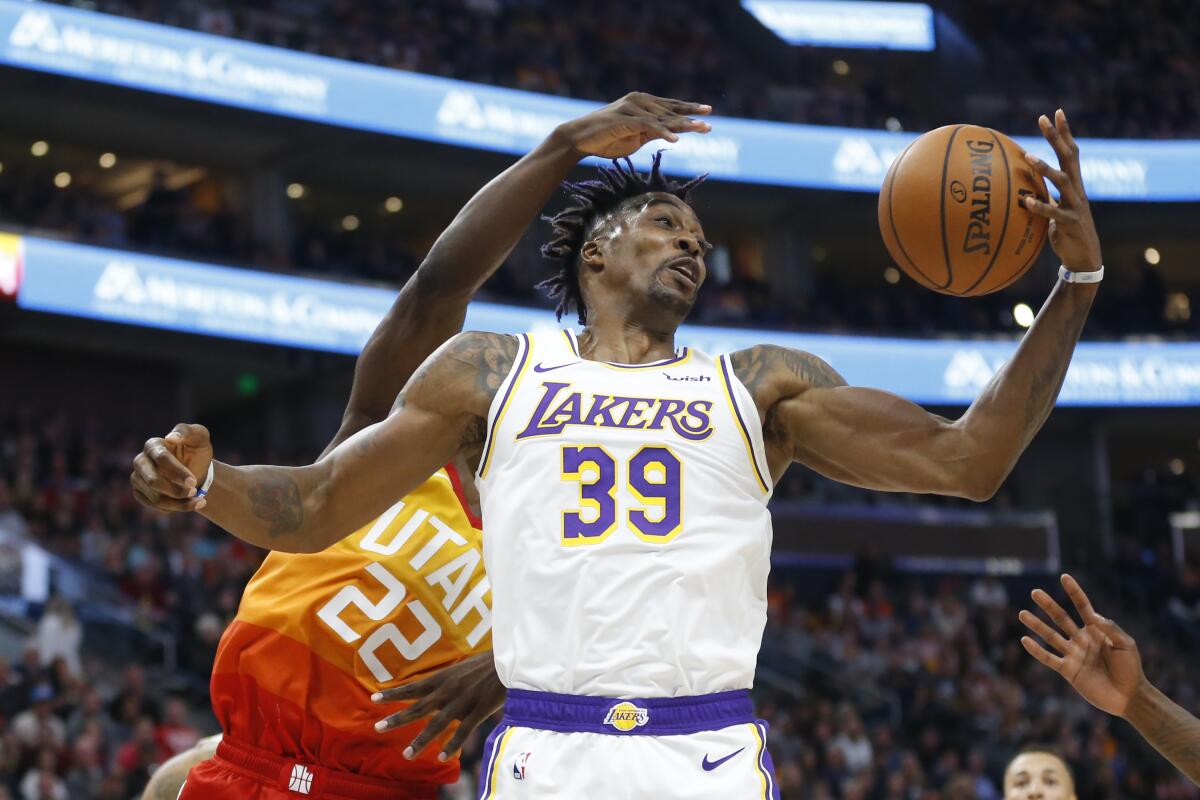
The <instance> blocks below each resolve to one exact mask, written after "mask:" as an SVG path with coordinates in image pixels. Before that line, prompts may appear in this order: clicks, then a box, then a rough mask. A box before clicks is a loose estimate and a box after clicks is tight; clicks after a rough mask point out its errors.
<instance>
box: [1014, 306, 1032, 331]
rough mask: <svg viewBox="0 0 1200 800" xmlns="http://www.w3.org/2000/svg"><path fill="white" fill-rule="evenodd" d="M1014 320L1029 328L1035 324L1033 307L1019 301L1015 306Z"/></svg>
mask: <svg viewBox="0 0 1200 800" xmlns="http://www.w3.org/2000/svg"><path fill="white" fill-rule="evenodd" d="M1013 322H1015V323H1017V324H1018V325H1020V326H1021V327H1022V328H1028V327H1029V326H1030V325H1032V324H1033V309H1032V308H1030V307H1029V305H1028V304H1027V303H1017V304H1016V305H1015V306H1013Z"/></svg>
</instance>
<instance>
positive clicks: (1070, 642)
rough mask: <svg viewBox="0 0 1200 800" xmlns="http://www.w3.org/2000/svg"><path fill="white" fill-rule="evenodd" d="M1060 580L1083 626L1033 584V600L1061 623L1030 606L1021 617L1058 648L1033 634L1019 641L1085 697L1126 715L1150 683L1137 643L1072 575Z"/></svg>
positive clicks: (1097, 704) (1116, 712)
mask: <svg viewBox="0 0 1200 800" xmlns="http://www.w3.org/2000/svg"><path fill="white" fill-rule="evenodd" d="M1062 585H1063V589H1065V590H1066V592H1067V596H1068V597H1070V598H1071V602H1072V603H1073V604H1074V606H1075V610H1076V611H1078V612H1079V616H1080V619H1082V620H1083V627H1080V626H1078V625H1076V624H1075V620H1074V619H1072V617H1071V615H1070V614H1068V613H1067V612H1066V611H1065V610H1064V609H1063V607H1062V606H1060V605H1059V604H1058V603H1056V602H1054V599H1053V598H1052V597H1050V595H1048V594H1046V593H1045V592H1043V591H1042V590H1041V589H1035V590H1034V591H1033V593H1032V595H1031V596H1032V597H1033V602H1035V603H1037V604H1038V607H1039V608H1041V609H1042V611H1044V612H1046V615H1047V616H1048V617H1050V619H1051V620H1053V621H1054V624H1055V625H1056V626H1057V628H1055V627H1052V626H1050V625H1047V624H1046V623H1045V622H1044V621H1043V620H1042V619H1041V618H1040V617H1038V616H1037V615H1035V614H1033V613H1031V612H1029V611H1022V612H1021V613H1020V615H1019V618H1020V620H1021V622H1022V623H1024V625H1025V627H1027V628H1029V630H1031V631H1032V632H1033V633H1035V634H1037V635H1038V636H1040V637H1041V638H1042V641H1044V642H1045V643H1046V644H1047V645H1049V646H1050V647H1051V648H1052V649H1053V651H1054V652H1051V651H1050V650H1047V649H1046V648H1045V647H1043V646H1042V645H1040V644H1038V643H1037V642H1035V641H1034V640H1033V639H1032V638H1030V637H1029V636H1023V637H1021V644H1022V645H1024V647H1025V649H1026V650H1027V651H1029V654H1030V655H1031V656H1033V657H1034V658H1036V659H1037V660H1038V661H1040V662H1041V663H1042V664H1044V665H1046V666H1047V667H1049V668H1050V669H1052V670H1054V671H1055V672H1057V673H1058V674H1059V675H1062V676H1063V677H1064V678H1066V679H1067V681H1068V682H1069V683H1070V684H1071V686H1072V687H1074V688H1075V691H1077V692H1079V694H1080V695H1082V696H1083V699H1085V700H1087V701H1088V702H1089V703H1091V704H1092V705H1094V706H1095V707H1096V708H1099V709H1100V710H1101V711H1107V712H1108V713H1109V714H1115V715H1117V716H1123V715H1124V714H1125V713H1126V711H1127V710H1128V709H1129V704H1130V701H1131V700H1132V699H1133V697H1134V695H1135V693H1137V692H1138V690H1139V689H1142V688H1144V684H1145V682H1146V676H1145V674H1144V673H1143V672H1142V658H1141V656H1140V655H1139V654H1138V649H1137V643H1136V642H1134V640H1133V638H1132V637H1131V636H1130V635H1129V634H1127V633H1125V631H1123V630H1121V628H1120V626H1118V625H1117V624H1116V623H1115V622H1113V621H1112V620H1109V619H1105V618H1104V617H1102V616H1100V615H1099V614H1097V613H1096V611H1095V609H1093V608H1092V603H1091V601H1090V600H1088V596H1087V595H1086V594H1084V591H1083V589H1082V588H1081V587H1080V585H1079V584H1078V583H1077V582H1076V581H1075V579H1074V578H1072V577H1071V576H1070V575H1063V576H1062ZM1055 653H1057V655H1056V654H1055Z"/></svg>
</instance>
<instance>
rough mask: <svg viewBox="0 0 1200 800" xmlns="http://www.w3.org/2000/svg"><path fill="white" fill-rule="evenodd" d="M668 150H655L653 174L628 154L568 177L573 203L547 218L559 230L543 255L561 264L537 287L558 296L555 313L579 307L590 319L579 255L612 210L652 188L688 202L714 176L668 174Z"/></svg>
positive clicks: (565, 185)
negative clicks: (681, 178) (594, 171)
mask: <svg viewBox="0 0 1200 800" xmlns="http://www.w3.org/2000/svg"><path fill="white" fill-rule="evenodd" d="M662 154H663V151H662V150H659V151H658V152H657V153H655V154H654V159H653V161H652V163H651V167H650V174H649V175H643V174H641V173H640V172H638V171H637V170H636V169H634V166H633V162H632V161H630V160H629V159H628V158H624V159H614V160H613V162H612V164H613V165H612V167H611V168H610V167H601V168H600V178H599V179H593V180H588V181H579V182H578V183H572V182H571V181H564V182H563V189H565V190H566V192H567V194H568V195H569V196H570V198H571V200H572V201H574V202H573V204H572V205H570V206H568V207H567V208H564V209H563V210H562V211H559V212H558V213H557V214H555V215H554V216H552V217H551V216H543V217H542V219H544V220H545V221H546V222H549V223H550V225H551V226H552V228H553V229H554V235H553V236H552V238H551V239H550V241H548V242H546V243H545V244H543V245H542V256H543V257H545V258H548V259H550V260H551V261H553V262H555V264H556V266H557V269H556V270H555V272H554V274H553V275H551V276H550V277H549V278H546V280H544V281H542V282H541V283H539V284H537V286H536V287H535V288H537V289H541V290H542V291H544V292H545V293H546V294H547V295H548V296H549V297H550V299H551V300H554V301H556V303H557V305H555V308H554V312H555V314H556V316H557V317H558V319H562V317H563V314H566V313H567V312H568V311H569V310H570V309H571V306H574V307H575V308H576V310H577V311H578V312H579V324H580V325H584V324H586V323H587V306H586V305H584V302H583V292H582V290H581V289H580V286H579V256H580V252H581V251H582V250H583V245H584V242H586V241H587V239H588V237H589V236H590V235H591V234H592V233H594V232H595V230H596V227H597V223H599V222H601V221H603V220H604V219H605V218H606V216H607V214H608V212H610V211H612V210H613V209H615V208H617V207H618V206H619V205H621V204H622V203H623V202H625V201H626V200H629V199H631V198H634V197H637V196H638V195H643V194H648V193H650V192H663V193H666V194H670V195H674V196H675V197H678V198H679V199H680V200H682V201H683V202H685V203H686V202H688V197H689V195H690V194H691V191H692V189H694V188H696V187H697V186H699V185H700V184H701V183H703V182H704V179H705V178H707V177H708V173H705V174H703V175H698V176H696V177H695V178H692V179H691V180H690V181H686V182H684V183H680V182H678V181H673V180H671V179H670V178H665V177H663V175H662V173H661V172H660V171H659V165H660V163H661V162H662ZM622 162H624V163H622Z"/></svg>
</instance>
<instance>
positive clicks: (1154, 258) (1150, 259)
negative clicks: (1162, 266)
mask: <svg viewBox="0 0 1200 800" xmlns="http://www.w3.org/2000/svg"><path fill="white" fill-rule="evenodd" d="M1142 258H1144V259H1146V263H1147V264H1149V265H1150V266H1154V265H1155V264H1157V263H1158V262H1159V261H1162V256H1161V255H1159V252H1158V250H1157V249H1155V248H1153V247H1147V248H1146V250H1145V252H1143V253H1142Z"/></svg>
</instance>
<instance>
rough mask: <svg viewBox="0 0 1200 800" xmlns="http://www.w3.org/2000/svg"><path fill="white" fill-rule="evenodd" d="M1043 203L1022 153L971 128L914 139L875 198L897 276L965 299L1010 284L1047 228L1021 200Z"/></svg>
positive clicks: (995, 135) (1042, 189) (1040, 185)
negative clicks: (1030, 197)
mask: <svg viewBox="0 0 1200 800" xmlns="http://www.w3.org/2000/svg"><path fill="white" fill-rule="evenodd" d="M1027 194H1032V195H1034V196H1035V197H1037V198H1038V199H1039V200H1042V201H1043V202H1045V201H1047V200H1048V195H1047V193H1046V186H1045V183H1044V182H1043V181H1042V179H1041V177H1040V176H1038V175H1037V174H1036V173H1035V172H1034V171H1033V169H1032V168H1031V167H1030V166H1029V163H1028V162H1027V161H1026V160H1025V151H1024V150H1023V149H1022V148H1021V147H1020V145H1018V144H1017V143H1016V142H1014V141H1013V140H1012V139H1010V138H1008V137H1007V136H1005V135H1004V134H1002V133H999V132H997V131H994V130H992V129H991V128H983V127H980V126H978V125H947V126H945V127H942V128H938V129H936V130H932V131H930V132H929V133H926V134H924V135H923V136H921V137H919V138H917V140H916V141H914V142H913V143H912V144H910V145H909V146H908V147H907V148H906V149H905V150H904V152H903V153H901V154H900V156H899V157H898V158H897V159H896V160H895V161H894V162H893V163H892V166H891V169H889V170H888V173H887V176H886V177H885V178H884V181H883V187H882V188H881V189H880V191H879V230H880V232H881V233H882V235H883V241H884V244H885V245H887V249H888V252H889V253H891V255H892V258H893V259H894V260H895V262H896V264H897V265H898V266H899V267H900V269H902V270H904V272H905V273H906V274H907V275H908V276H909V277H910V278H912V279H913V280H914V281H916V282H917V283H919V284H921V285H922V286H926V287H928V288H930V289H933V290H934V291H938V292H942V293H943V294H952V295H958V296H960V297H972V296H977V295H983V294H988V293H990V292H995V291H997V290H999V289H1003V288H1004V287H1006V286H1008V285H1010V284H1011V283H1013V282H1014V281H1016V280H1017V279H1018V278H1020V277H1021V276H1022V275H1024V274H1025V272H1026V270H1028V269H1029V267H1030V266H1031V265H1032V264H1033V262H1034V260H1035V259H1036V258H1037V256H1038V253H1040V252H1041V251H1042V246H1043V245H1044V244H1045V243H1046V228H1047V221H1046V220H1045V219H1043V218H1042V217H1039V216H1037V215H1036V214H1033V213H1031V212H1030V211H1029V210H1028V209H1026V208H1025V206H1024V204H1023V199H1022V198H1023V197H1024V196H1025V195H1027Z"/></svg>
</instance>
